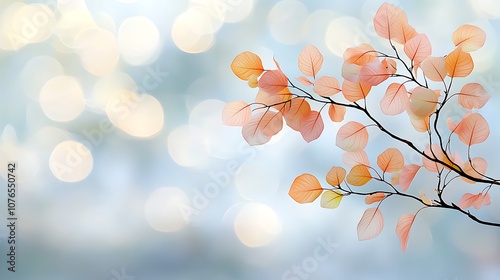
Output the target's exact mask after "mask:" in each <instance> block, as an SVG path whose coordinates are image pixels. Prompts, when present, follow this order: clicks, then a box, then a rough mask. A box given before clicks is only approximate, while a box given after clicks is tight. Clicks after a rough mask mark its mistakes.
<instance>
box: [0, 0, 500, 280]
mask: <svg viewBox="0 0 500 280" xmlns="http://www.w3.org/2000/svg"><path fill="white" fill-rule="evenodd" d="M382 2H383V1H378V0H376V1H340V0H339V1H319V0H317V1H316V0H315V1H297V0H282V1H265V0H192V1H188V0H172V1H166V0H165V1H162V0H105V1H97V0H87V1H83V0H59V1H56V0H42V1H24V2H22V1H10V0H2V1H0V9H1V15H0V97H1V99H0V166H2V168H1V170H0V174H1V175H2V179H0V183H1V184H2V185H3V186H5V185H6V181H5V176H6V162H8V161H16V162H17V163H18V169H17V176H18V183H19V184H18V196H17V203H18V205H17V215H18V217H19V221H18V229H17V242H18V246H17V270H18V271H17V272H16V273H11V272H8V271H7V264H6V253H7V244H6V243H7V242H6V241H7V240H6V238H7V237H8V231H7V227H6V226H1V227H0V252H1V256H0V260H1V262H0V263H1V264H0V275H1V279H6V280H7V279H50V280H59V279H74V280H80V279H82V280H83V279H114V280H124V279H136V280H154V279H169V280H170V279H171V280H190V279H210V280H233V279H238V280H246V279H248V280H254V279H290V280H292V279H293V280H296V279H443V280H444V279H457V280H458V279H460V280H461V279H492V280H493V279H500V230H499V229H497V228H490V227H487V226H481V225H479V224H476V223H474V222H472V221H471V220H469V219H466V218H465V217H464V216H463V215H460V214H457V213H453V212H449V211H444V210H424V211H422V212H421V213H420V214H419V216H418V218H417V220H416V222H415V224H414V226H413V229H412V231H411V237H410V242H409V245H408V249H407V252H406V253H402V252H401V249H400V246H399V240H398V239H397V236H396V234H395V230H394V229H395V224H396V221H397V219H398V218H399V216H400V215H402V214H404V213H414V212H415V211H416V210H417V209H418V207H419V206H418V205H417V204H415V203H414V202H411V201H405V200H400V199H391V200H388V201H387V202H384V204H383V205H382V207H381V211H382V213H383V214H384V216H385V229H384V231H383V232H382V233H381V234H380V236H379V237H378V238H376V239H374V240H370V241H363V242H360V241H358V240H357V235H356V225H357V222H358V220H359V218H360V217H361V215H362V213H363V211H364V210H365V209H366V207H367V206H366V205H364V202H363V199H362V198H354V197H352V198H351V197H348V198H345V199H344V200H343V201H342V203H341V205H340V207H339V208H338V209H335V210H328V209H323V208H321V207H320V206H319V203H318V202H316V203H312V204H310V205H299V204H297V203H295V202H294V201H293V200H292V199H291V198H290V197H289V196H288V195H287V192H288V188H289V186H290V184H291V182H292V181H293V179H294V178H295V176H297V175H299V174H301V173H306V172H307V173H312V174H315V175H317V176H318V177H319V178H320V179H321V180H322V182H323V183H325V181H324V179H323V178H324V174H326V172H327V171H328V170H329V169H330V167H331V166H332V165H341V164H342V153H341V151H340V149H338V148H337V147H336V146H335V144H334V139H335V131H336V130H337V129H338V128H339V127H340V125H341V124H333V123H328V124H327V125H326V128H325V131H324V133H323V135H322V137H321V138H320V139H319V140H317V141H314V142H312V143H309V144H307V143H305V141H303V140H302V138H301V137H300V134H299V133H296V132H294V131H291V130H290V129H284V130H283V131H282V132H281V133H280V134H279V135H277V136H276V137H275V138H274V139H273V140H272V141H271V142H270V143H268V144H266V145H263V146H260V147H250V146H248V145H247V144H246V143H245V142H244V140H243V138H242V136H241V131H240V129H239V128H234V127H224V126H223V125H222V123H221V112H222V108H223V106H224V104H225V103H226V102H229V101H234V100H245V101H247V102H249V101H251V100H252V98H253V97H254V96H255V94H256V90H255V89H251V88H249V87H248V86H247V84H246V82H245V81H241V80H239V79H238V78H237V77H235V76H234V75H233V74H232V72H231V70H230V68H229V65H230V63H231V61H232V59H233V58H234V57H235V56H236V55H237V54H239V53H241V52H243V51H247V50H248V51H252V52H255V53H257V54H259V55H260V56H261V58H262V60H263V63H264V65H265V67H266V68H268V69H269V68H274V67H275V66H274V63H273V60H272V59H273V57H275V58H276V59H277V60H278V61H279V63H280V64H281V67H282V69H283V70H284V72H285V73H286V74H287V75H288V76H289V77H298V76H299V75H300V72H299V70H298V68H297V57H298V54H299V53H300V50H301V49H302V48H303V47H305V46H306V45H307V44H313V45H315V46H317V47H318V48H319V49H320V51H321V52H322V53H323V56H324V58H325V62H324V66H323V69H322V70H321V72H320V73H321V74H322V75H333V76H336V77H338V78H340V69H341V65H342V53H343V51H344V50H345V49H346V48H347V47H350V46H354V45H357V44H360V43H362V42H367V43H370V44H372V45H373V46H375V47H376V48H377V49H381V50H385V51H390V48H388V46H387V42H386V41H385V40H381V39H379V38H377V37H376V35H375V32H374V31H373V27H372V18H373V16H374V14H375V12H376V10H377V9H378V7H379V6H380V5H381V4H382ZM389 2H390V3H393V4H394V5H397V6H399V7H401V8H403V9H404V10H405V11H406V12H407V14H408V17H409V22H410V24H411V25H413V26H414V27H415V28H416V29H417V31H418V32H420V33H426V34H427V35H428V37H429V38H430V40H431V42H432V44H433V55H434V56H442V55H445V54H447V53H448V52H450V51H451V50H452V49H453V44H452V42H451V34H452V32H453V31H454V30H455V29H456V28H458V27H459V26H460V25H462V24H464V23H470V24H475V25H478V26H480V27H481V28H483V29H484V30H485V32H486V33H487V41H486V44H485V46H484V47H483V48H482V49H480V50H479V51H477V52H475V53H473V57H474V60H475V63H476V67H475V70H474V72H473V74H472V75H471V76H470V77H468V78H467V79H466V80H464V81H459V80H457V81H456V85H455V89H456V90H458V89H459V88H460V85H463V84H465V83H466V82H468V81H469V82H470V81H475V82H479V83H481V84H482V85H483V86H484V87H485V89H487V90H488V91H489V92H490V94H491V95H492V97H491V99H490V101H489V103H488V104H487V105H486V106H485V107H484V108H483V109H481V113H482V114H483V115H484V116H485V118H486V119H487V120H489V121H490V126H491V130H492V131H491V135H490V138H489V139H488V140H487V141H486V142H485V143H484V144H482V145H480V146H478V147H474V148H473V150H472V152H473V154H474V155H475V156H483V157H485V158H486V159H487V160H488V162H489V167H488V174H490V175H492V176H494V177H498V176H499V175H498V174H499V173H498V170H500V159H498V157H497V156H496V149H497V144H498V141H499V140H500V129H497V121H498V116H499V115H498V109H497V108H498V106H499V104H500V99H499V97H498V94H497V92H498V91H499V90H500V74H499V73H500V71H498V64H497V63H498V62H499V61H500V52H499V51H498V49H499V48H498V46H499V38H498V36H499V34H500V24H499V18H500V3H499V2H498V1H494V0H470V1H467V0H460V1H456V0H454V1H452V0H440V1H435V0H432V1H431V0H424V1H397V0H396V1H389ZM437 86H439V85H437ZM372 91H373V92H372V93H371V96H370V98H372V99H371V101H372V103H370V106H371V107H370V108H373V112H374V114H375V115H376V116H377V117H380V118H381V119H382V121H383V123H384V124H386V125H387V126H388V127H390V128H391V129H393V130H397V131H398V132H400V133H402V134H403V135H405V136H406V137H408V138H409V139H411V140H412V141H414V143H416V145H417V146H419V147H424V146H425V141H426V137H425V134H424V135H422V134H418V133H414V132H411V126H409V122H408V117H407V116H406V115H404V114H403V115H401V116H398V117H391V118H389V117H385V116H383V114H381V113H380V112H379V111H380V110H379V109H377V106H378V102H379V98H381V96H382V94H383V92H384V87H383V85H381V86H380V88H377V89H373V90H372ZM464 113H465V112H464V111H463V110H461V109H460V108H459V107H457V106H454V105H453V104H451V105H450V108H448V110H447V111H446V115H447V117H451V118H455V119H457V118H459V117H460V116H462V115H463V114H464ZM346 119H351V120H352V119H356V120H358V121H361V122H363V121H365V122H366V119H363V118H362V117H361V116H360V115H358V114H355V113H352V112H348V114H347V116H346ZM443 129H446V127H445V126H443ZM370 138H371V142H370V144H369V147H368V148H367V151H368V153H369V154H370V155H371V158H370V159H371V160H372V161H374V160H375V157H376V155H377V154H378V153H379V152H381V151H382V150H384V149H385V148H386V147H390V146H395V147H398V148H402V149H403V148H404V147H401V146H400V145H393V144H392V143H391V142H390V141H388V138H387V137H385V136H384V135H382V134H380V133H379V132H378V131H376V130H375V129H372V130H370ZM455 140H456V139H455ZM457 147H459V145H458V144H457ZM403 151H404V152H405V160H406V162H407V163H419V161H420V159H419V158H418V157H417V156H415V155H414V154H412V153H410V152H409V151H406V150H404V149H403ZM462 152H463V150H462ZM463 155H465V154H463ZM434 183H435V177H434V176H433V175H430V174H429V173H425V172H421V174H420V173H419V175H418V176H417V178H416V182H415V183H414V184H413V185H412V187H411V188H410V191H411V192H412V193H415V194H418V192H419V190H424V191H425V192H426V193H427V194H428V195H429V196H432V193H433V191H432V190H433V188H434V185H433V184H434ZM377 187H380V186H379V185H377V184H376V183H370V184H369V186H366V188H367V190H368V189H374V188H377ZM0 189H2V190H4V191H1V192H0V198H1V199H0V218H1V220H2V222H1V224H2V225H3V224H4V223H5V224H6V223H7V221H6V216H7V205H6V197H7V196H6V194H7V193H6V188H5V187H2V188H0ZM481 189H482V187H474V186H472V185H467V184H465V183H460V182H457V184H456V185H455V186H454V187H453V188H452V189H451V190H450V192H449V193H448V194H447V195H448V198H449V199H450V200H453V199H454V200H455V201H457V200H458V198H459V197H460V194H462V193H464V192H469V191H470V192H479V191H480V190H481ZM490 194H491V196H492V200H493V203H492V205H490V206H488V207H485V208H484V209H482V210H481V211H478V212H477V215H478V216H480V217H482V218H485V219H490V220H494V221H498V220H500V203H498V201H499V200H500V193H499V192H498V191H497V190H496V189H492V190H491V192H490Z"/></svg>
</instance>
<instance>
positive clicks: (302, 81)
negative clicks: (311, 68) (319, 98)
mask: <svg viewBox="0 0 500 280" xmlns="http://www.w3.org/2000/svg"><path fill="white" fill-rule="evenodd" d="M296 80H297V81H299V83H300V84H301V85H303V86H306V87H307V86H312V85H313V83H312V82H311V81H309V79H308V78H306V77H304V76H300V77H297V78H296Z"/></svg>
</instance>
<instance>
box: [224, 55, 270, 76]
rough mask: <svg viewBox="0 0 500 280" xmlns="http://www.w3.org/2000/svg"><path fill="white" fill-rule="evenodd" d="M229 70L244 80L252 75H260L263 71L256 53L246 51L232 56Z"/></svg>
mask: <svg viewBox="0 0 500 280" xmlns="http://www.w3.org/2000/svg"><path fill="white" fill-rule="evenodd" d="M231 70H233V73H234V74H235V75H236V76H237V77H238V78H240V79H242V80H245V81H246V80H248V79H249V78H250V76H252V75H256V76H257V77H258V76H260V74H262V72H264V67H263V66H262V60H260V57H259V56H258V55H256V54H254V53H252V52H248V51H247V52H242V53H240V54H239V55H237V56H236V57H235V58H234V60H233V62H232V63H231Z"/></svg>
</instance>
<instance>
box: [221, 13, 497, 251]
mask: <svg viewBox="0 0 500 280" xmlns="http://www.w3.org/2000/svg"><path fill="white" fill-rule="evenodd" d="M373 23H374V27H375V31H376V33H377V34H378V35H379V36H380V37H382V38H385V39H387V40H388V43H389V45H390V47H391V49H390V50H391V52H392V54H389V53H385V52H382V51H378V50H375V49H374V48H373V47H372V46H370V45H369V44H366V43H363V44H360V45H358V46H355V47H351V48H348V49H347V50H346V51H345V52H344V64H343V66H342V78H343V80H342V82H340V81H339V80H338V79H337V78H335V77H331V76H320V75H318V74H319V72H320V70H321V68H322V65H323V56H322V54H321V52H320V51H319V50H318V48H316V47H314V46H312V45H308V46H306V47H305V48H304V49H303V50H302V52H301V53H300V54H299V59H298V67H299V70H300V71H301V72H302V74H303V76H300V77H297V78H296V80H297V81H298V83H300V85H301V86H298V85H297V84H296V83H295V82H293V81H292V80H291V79H289V78H288V77H287V76H286V75H285V74H284V72H283V71H282V69H281V68H280V66H279V64H278V63H277V62H276V61H275V64H276V69H264V68H263V65H262V61H261V59H260V58H259V56H257V55H256V54H254V53H251V52H244V53H241V54H239V55H238V56H236V58H235V59H234V61H233V63H232V64H231V69H232V70H233V72H234V74H236V76H238V77H239V78H240V79H242V80H245V81H248V84H249V86H250V87H252V88H255V87H258V89H259V90H258V93H257V96H256V98H255V102H253V103H251V104H247V103H245V102H243V101H236V102H230V103H228V104H226V106H225V108H224V112H223V122H224V124H226V125H230V126H242V133H243V137H244V138H245V140H246V141H247V142H248V143H249V144H250V145H261V144H265V143H267V142H268V141H269V140H270V139H271V138H272V137H273V136H274V135H276V134H277V133H279V132H280V131H281V130H282V128H283V124H284V123H285V124H286V125H288V126H289V127H290V128H292V129H293V130H296V131H298V132H300V133H301V135H302V137H303V138H304V140H305V141H307V142H311V141H313V140H315V139H317V138H318V137H320V135H321V133H322V132H323V129H324V125H325V124H324V121H323V117H324V114H325V111H327V115H328V117H329V118H330V120H331V121H332V122H343V121H344V117H345V114H346V109H350V110H357V111H360V112H362V113H364V115H365V116H366V117H367V119H368V120H369V123H368V124H363V123H360V122H357V121H347V122H345V123H344V124H343V125H342V126H341V127H340V129H339V130H338V132H337V135H336V142H335V143H336V145H337V146H338V147H339V148H340V149H342V150H344V151H345V153H344V155H343V161H344V164H345V165H346V166H347V167H349V168H350V169H349V170H348V171H346V169H344V167H342V166H333V167H332V168H331V169H330V171H329V172H328V174H326V182H327V184H328V185H329V186H328V187H324V186H322V184H321V183H320V181H319V180H318V179H317V178H316V177H315V176H314V175H311V174H302V175H300V176H298V177H297V178H296V179H295V180H294V181H293V183H292V185H291V188H290V191H289V195H290V196H291V197H292V198H293V199H294V200H295V201H296V202H298V203H310V202H313V201H314V200H316V199H317V198H318V197H320V196H321V206H322V207H324V208H330V209H333V208H337V207H338V206H339V205H340V203H341V201H342V199H343V198H344V197H347V196H351V195H356V196H365V203H366V204H372V203H377V204H376V207H372V208H368V209H367V210H366V211H365V212H364V214H363V216H362V217H361V220H360V221H359V223H358V227H357V231H358V238H359V240H366V239H372V238H375V237H376V236H378V235H379V233H380V232H381V231H382V229H383V227H384V218H383V215H382V212H381V211H380V209H379V208H380V205H381V204H382V203H383V202H384V201H385V200H386V199H388V198H390V197H401V198H408V199H413V200H415V201H418V202H419V203H421V204H422V206H423V207H422V208H420V210H418V211H417V212H416V213H415V214H405V215H403V216H402V217H401V218H400V219H399V221H398V222H397V225H396V234H397V236H398V237H399V239H400V244H401V248H402V250H403V251H405V250H406V247H407V244H408V238H409V234H410V229H411V226H412V225H413V223H414V221H415V218H416V216H417V214H418V213H419V212H420V211H421V210H422V209H426V208H445V209H451V210H455V211H458V212H461V213H463V214H465V215H466V216H468V217H469V218H471V219H472V220H474V221H476V222H478V223H481V224H485V225H491V226H500V224H499V223H494V222H489V221H485V220H482V219H479V218H478V217H476V216H475V215H473V214H471V213H470V211H468V210H466V209H468V208H470V207H471V206H473V207H474V208H475V209H480V208H481V207H483V206H486V205H489V204H490V203H491V200H490V195H489V191H490V189H491V187H492V186H493V185H499V184H500V182H499V181H498V180H496V179H494V178H492V177H489V176H487V175H486V174H485V173H486V169H487V162H486V160H485V159H484V158H481V157H474V158H473V157H472V156H471V146H473V145H476V144H480V143H482V142H484V141H485V140H486V139H487V138H488V136H489V134H490V130H489V126H488V123H487V121H486V120H485V118H484V117H483V116H482V115H481V114H480V113H478V109H480V108H482V107H483V106H484V105H485V104H486V102H487V101H488V100H489V98H490V95H489V94H488V93H487V92H486V90H485V89H484V88H483V87H482V86H481V85H480V84H478V83H468V84H466V85H465V86H463V87H462V89H460V91H458V92H457V91H456V90H455V89H453V87H452V85H453V81H454V79H456V78H462V77H467V76H468V75H469V74H470V73H471V72H472V70H473V69H474V62H473V60H472V56H471V55H470V52H472V51H475V50H477V49H479V48H481V47H482V46H483V44H484V42H485V40H486V34H485V33H484V31H483V30H481V29H480V28H479V27H476V26H473V25H468V24H466V25H462V26H460V27H459V28H458V29H457V30H456V31H455V32H454V33H453V34H452V41H453V43H454V45H455V48H454V49H453V50H452V51H451V52H450V53H448V54H447V55H445V56H432V47H431V43H430V41H429V38H428V37H427V36H426V35H425V34H420V33H418V32H417V31H416V30H415V29H414V28H413V27H412V26H411V25H409V24H408V18H407V16H406V14H405V12H404V11H403V10H401V9H400V8H398V7H395V6H393V5H391V4H387V3H384V4H383V5H382V6H381V7H380V8H379V9H378V11H377V13H376V14H375V17H374V20H373ZM402 53H404V54H402ZM388 79H391V80H393V82H392V83H390V84H389V85H388V86H387V88H386V89H385V94H384V95H383V96H373V95H376V94H377V93H376V92H374V91H373V88H375V87H377V86H379V85H380V84H382V83H383V82H385V81H387V80H388ZM430 81H431V82H430ZM436 84H437V85H442V87H441V88H440V89H438V88H434V87H433V86H435V85H436ZM431 86H432V87H431ZM304 88H307V90H306V89H304ZM311 89H312V92H311V91H310V90H311ZM371 92H374V93H373V94H372V96H369V95H370V93H371ZM340 93H341V94H340ZM377 98H379V100H380V103H379V106H380V109H381V111H382V112H383V113H384V114H386V115H388V116H396V115H400V114H402V113H404V112H406V114H407V116H408V119H409V122H410V124H411V126H413V128H414V129H415V130H416V131H418V132H421V133H426V134H427V135H428V141H429V142H428V145H427V146H426V147H425V148H424V149H421V148H418V147H417V146H416V145H415V144H414V143H412V142H411V141H410V140H408V139H405V138H404V137H402V136H401V135H399V134H398V133H396V132H393V131H390V130H388V129H387V128H386V127H385V126H384V125H383V124H382V123H381V122H380V121H379V120H378V119H376V118H375V117H374V116H373V115H372V113H371V112H370V110H369V106H368V105H372V104H373V102H374V99H377ZM452 99H457V102H458V104H460V106H462V107H463V108H465V109H466V110H468V113H467V114H466V115H465V116H463V118H462V119H461V120H460V121H459V122H458V123H455V122H453V120H451V119H448V120H442V118H443V117H442V112H443V108H445V106H446V105H447V104H449V103H450V100H452ZM312 103H316V104H319V105H320V109H319V110H313V109H312V107H311V105H310V104H312ZM326 108H328V110H325V109H326ZM443 122H446V124H447V126H448V128H449V131H447V132H444V131H441V130H439V129H438V127H440V125H439V124H441V123H443ZM369 127H377V128H378V129H380V130H381V131H382V132H383V133H385V134H386V135H388V136H389V137H390V138H391V139H392V140H394V141H395V142H400V143H403V144H404V145H406V146H408V148H409V149H411V150H412V151H413V152H415V153H417V154H419V155H420V156H421V157H422V164H421V165H418V164H405V160H404V157H403V154H402V153H401V151H399V150H398V149H396V148H389V149H387V150H385V151H383V152H382V153H381V154H380V155H378V156H377V158H376V165H373V164H371V163H370V161H369V158H368V155H367V153H366V152H365V151H364V149H365V148H366V146H367V144H368V142H369V133H368V128H369ZM453 135H456V136H457V137H456V138H458V140H459V141H460V142H462V143H463V145H465V147H466V150H467V157H466V160H465V161H464V160H462V158H461V157H460V154H459V152H458V151H455V150H452V145H451V142H452V141H451V140H452V139H454V138H453ZM422 169H426V170H427V171H428V172H432V173H435V174H436V176H437V183H436V188H435V194H433V195H432V196H431V198H432V199H430V198H429V197H427V196H426V194H424V193H423V192H422V191H420V194H419V196H415V195H412V194H409V193H407V190H408V189H409V188H410V187H411V185H412V181H413V179H414V178H415V177H416V175H417V173H418V172H419V171H420V170H422ZM388 174H390V175H391V176H390V178H387V177H388ZM456 178H461V179H463V180H464V181H465V182H468V183H479V184H480V185H482V186H483V188H482V190H481V191H480V192H477V193H465V194H463V195H462V197H461V198H460V200H459V201H458V202H453V201H448V200H447V199H445V197H444V196H443V194H444V192H445V190H446V189H448V188H449V186H450V185H451V183H452V181H454V180H455V179H456ZM372 180H373V181H378V182H380V183H381V184H380V185H381V186H382V187H381V188H380V189H379V190H377V191H372V192H362V191H358V189H355V188H354V187H361V186H364V185H366V184H367V183H369V182H370V181H372Z"/></svg>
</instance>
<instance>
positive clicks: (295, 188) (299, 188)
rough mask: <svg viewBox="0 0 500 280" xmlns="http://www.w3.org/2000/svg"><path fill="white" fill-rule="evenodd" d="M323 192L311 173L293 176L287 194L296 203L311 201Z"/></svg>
mask: <svg viewBox="0 0 500 280" xmlns="http://www.w3.org/2000/svg"><path fill="white" fill-rule="evenodd" d="M322 192H323V188H322V187H321V184H320V183H319V181H318V179H316V177H314V175H311V174H307V173H305V174H302V175H300V176H298V177H297V178H295V180H294V181H293V183H292V186H291V187H290V191H289V192H288V195H290V197H292V198H293V200H295V201H296V202H298V203H311V202H313V201H314V200H316V198H318V196H320V195H321V193H322Z"/></svg>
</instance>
